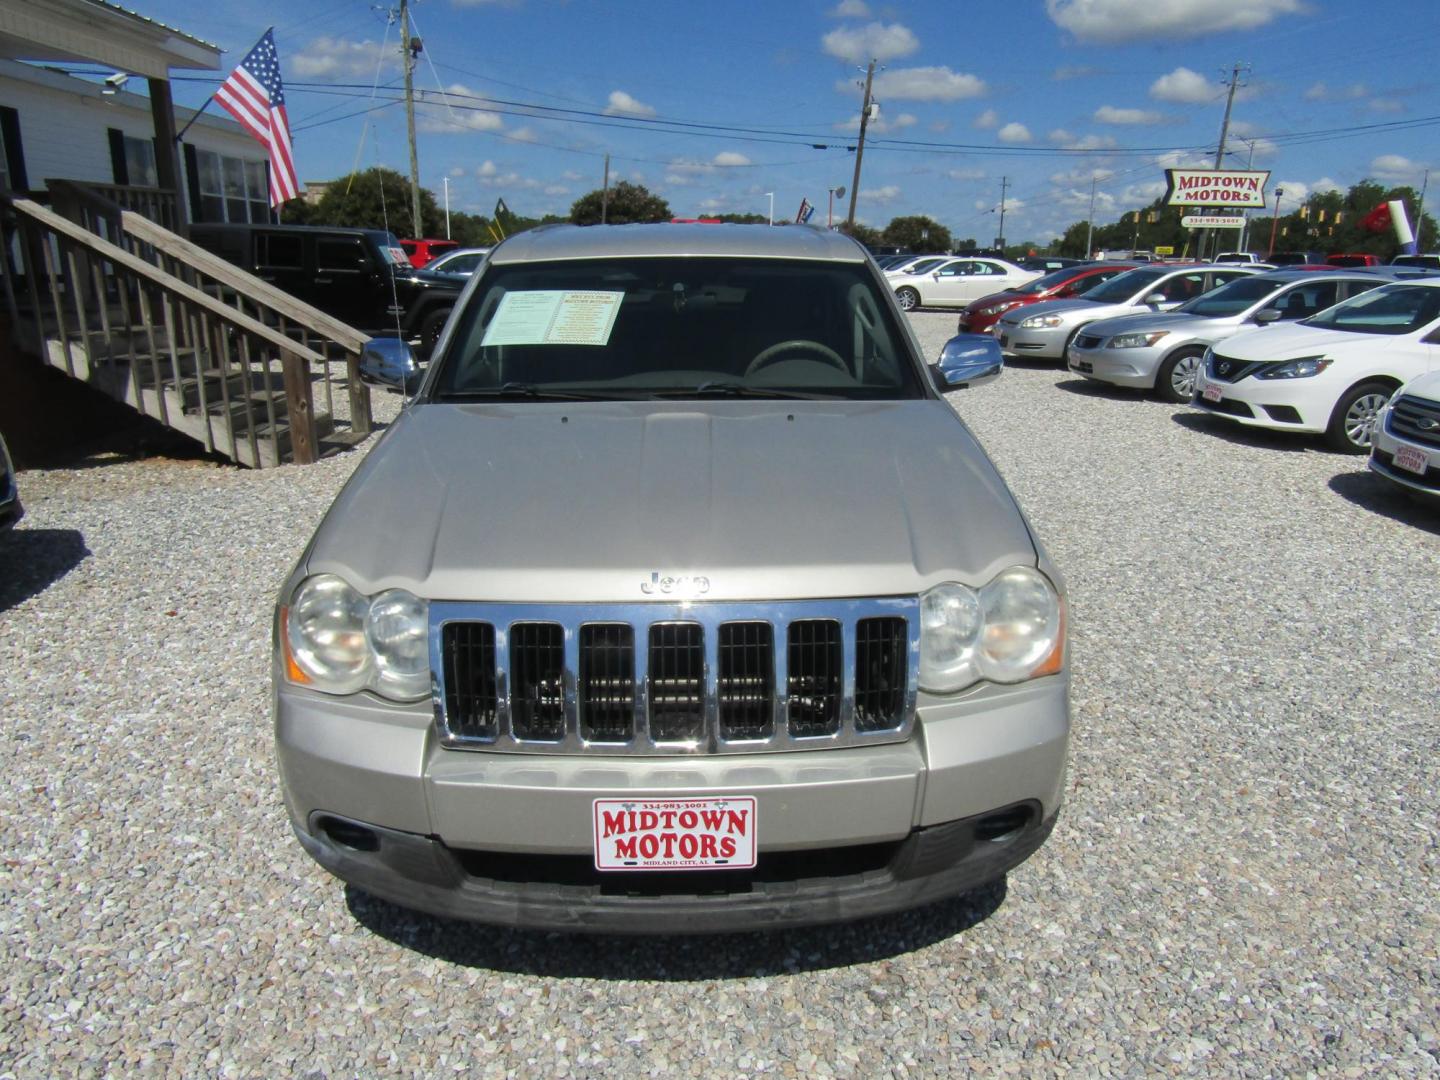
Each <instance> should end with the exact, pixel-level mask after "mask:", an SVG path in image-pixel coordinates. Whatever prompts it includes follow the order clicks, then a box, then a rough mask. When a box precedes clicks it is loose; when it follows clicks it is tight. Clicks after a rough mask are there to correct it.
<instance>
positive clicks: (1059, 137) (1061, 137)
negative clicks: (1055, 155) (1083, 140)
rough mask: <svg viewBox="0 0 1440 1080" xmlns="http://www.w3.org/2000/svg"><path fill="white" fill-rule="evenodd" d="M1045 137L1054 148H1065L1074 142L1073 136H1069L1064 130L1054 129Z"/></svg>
mask: <svg viewBox="0 0 1440 1080" xmlns="http://www.w3.org/2000/svg"><path fill="white" fill-rule="evenodd" d="M1045 137H1046V138H1047V139H1049V140H1050V141H1051V142H1052V143H1054V144H1055V145H1056V146H1065V145H1067V144H1069V143H1072V142H1074V141H1075V136H1074V135H1072V134H1070V132H1068V131H1066V130H1065V129H1064V128H1056V129H1055V130H1053V131H1052V132H1050V134H1049V135H1047V136H1045Z"/></svg>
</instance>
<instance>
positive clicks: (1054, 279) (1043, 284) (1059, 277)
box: [1006, 269, 1075, 296]
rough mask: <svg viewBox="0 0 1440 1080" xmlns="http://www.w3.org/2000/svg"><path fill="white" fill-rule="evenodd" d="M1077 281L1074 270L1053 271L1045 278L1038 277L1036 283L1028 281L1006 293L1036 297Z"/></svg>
mask: <svg viewBox="0 0 1440 1080" xmlns="http://www.w3.org/2000/svg"><path fill="white" fill-rule="evenodd" d="M1073 280H1075V271H1074V270H1068V269H1067V270H1052V271H1050V273H1048V274H1046V275H1045V276H1044V277H1038V278H1036V279H1035V280H1034V281H1027V282H1026V283H1025V284H1024V285H1017V286H1015V287H1014V288H1013V289H1007V290H1006V292H1013V293H1019V294H1020V295H1021V296H1034V295H1036V294H1037V293H1043V292H1049V291H1050V290H1051V289H1058V288H1059V287H1060V286H1061V285H1064V284H1066V283H1067V282H1070V281H1073Z"/></svg>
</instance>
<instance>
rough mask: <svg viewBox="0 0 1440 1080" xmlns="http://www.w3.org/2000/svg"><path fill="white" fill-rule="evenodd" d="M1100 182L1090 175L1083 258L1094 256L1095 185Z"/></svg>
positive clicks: (1095, 176)
mask: <svg viewBox="0 0 1440 1080" xmlns="http://www.w3.org/2000/svg"><path fill="white" fill-rule="evenodd" d="M1099 182H1100V177H1099V176H1097V175H1096V174H1095V173H1093V172H1092V173H1091V174H1090V214H1089V216H1088V217H1086V219H1085V258H1087V259H1089V258H1093V257H1094V255H1095V185H1096V184H1098V183H1099Z"/></svg>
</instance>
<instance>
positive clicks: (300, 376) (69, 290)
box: [0, 181, 373, 468]
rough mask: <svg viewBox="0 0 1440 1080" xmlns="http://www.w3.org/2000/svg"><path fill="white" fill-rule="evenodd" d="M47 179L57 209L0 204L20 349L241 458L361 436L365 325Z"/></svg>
mask: <svg viewBox="0 0 1440 1080" xmlns="http://www.w3.org/2000/svg"><path fill="white" fill-rule="evenodd" d="M50 187H51V190H52V192H53V193H55V198H54V200H53V201H54V202H55V204H56V207H57V209H61V208H63V209H68V211H69V215H68V216H67V215H64V214H61V213H58V212H57V210H56V209H49V208H46V207H44V206H41V205H39V204H38V203H36V202H34V201H32V200H29V199H23V198H6V199H4V203H3V206H0V211H3V216H4V226H5V236H6V237H7V238H10V237H12V236H13V241H12V243H11V244H10V252H9V254H10V256H11V257H10V258H0V270H3V276H4V283H3V284H4V295H5V302H6V303H7V305H8V307H9V312H10V316H11V326H12V327H13V328H14V333H15V337H16V344H17V345H18V346H19V347H20V348H21V350H22V351H24V352H27V353H30V354H31V355H33V356H37V357H39V358H40V359H41V360H43V361H44V362H45V363H47V364H49V365H51V366H52V367H55V368H58V369H60V370H61V371H63V372H65V373H66V374H67V375H69V376H71V377H72V378H75V379H79V380H81V381H82V382H84V383H86V384H87V385H89V386H91V387H93V388H94V389H96V390H98V391H100V392H101V393H104V394H106V395H108V396H110V397H112V398H114V399H116V400H117V401H122V402H124V403H125V404H126V405H128V406H130V407H131V408H133V409H135V410H136V411H138V412H141V413H144V414H145V415H146V416H150V417H153V418H155V419H156V420H159V421H160V422H161V423H163V424H165V425H167V426H168V427H171V428H173V429H175V430H176V431H180V432H183V433H184V434H186V435H188V436H190V437H191V438H194V439H196V440H197V441H199V442H200V443H202V444H203V445H204V446H205V448H206V449H207V450H210V451H214V452H217V453H220V454H223V455H225V456H226V457H229V458H230V459H231V460H233V461H235V462H238V463H239V464H242V465H247V466H250V467H252V468H267V467H270V466H274V465H280V464H283V463H286V462H295V463H299V464H307V463H310V462H313V461H316V460H319V459H320V458H321V457H324V456H326V455H329V454H332V453H337V452H340V451H342V450H345V449H347V448H349V447H352V446H355V445H356V444H358V443H360V442H362V441H364V440H365V439H366V438H367V437H369V435H370V434H371V431H372V427H373V425H372V421H371V415H370V391H369V388H368V387H367V386H366V385H365V384H364V383H362V382H361V381H360V378H359V372H358V362H359V357H360V351H361V348H362V347H363V345H364V342H365V337H366V336H365V335H364V334H362V333H360V332H359V331H357V330H355V329H353V328H352V327H349V326H346V325H345V324H344V323H341V322H338V321H337V320H335V319H333V318H331V317H330V316H328V315H325V314H324V313H323V312H320V311H317V310H316V309H314V308H312V307H310V306H309V305H307V304H304V303H302V302H300V301H298V300H296V299H295V298H294V297H292V296H290V295H289V294H287V293H284V292H281V291H280V290H278V289H276V288H275V287H274V286H273V285H270V284H269V283H268V282H264V281H261V280H260V279H259V278H256V277H254V276H252V275H250V274H247V273H245V272H244V271H242V270H240V269H239V268H237V267H234V266H232V265H230V264H229V263H226V262H224V261H223V260H221V259H219V258H217V257H216V256H214V255H211V254H210V253H209V252H206V251H204V250H202V249H201V248H198V247H196V246H195V245H193V244H191V243H189V242H188V241H187V240H185V239H183V238H182V237H180V236H178V235H177V234H175V233H173V232H170V231H169V230H168V229H165V228H164V227H163V226H160V225H158V224H156V223H155V222H153V221H150V220H148V219H147V218H145V217H142V216H141V215H139V214H136V213H134V212H133V211H129V210H122V209H121V208H120V206H119V205H117V204H116V203H115V202H113V201H111V200H109V199H106V198H104V197H102V196H98V195H95V194H93V193H89V192H86V191H85V189H84V188H83V187H82V186H81V185H75V184H66V183H64V182H61V181H51V182H50ZM17 256H18V263H19V266H18V273H17V268H16V267H15V266H14V265H13V262H14V261H15V260H16V258H17ZM317 406H318V407H317Z"/></svg>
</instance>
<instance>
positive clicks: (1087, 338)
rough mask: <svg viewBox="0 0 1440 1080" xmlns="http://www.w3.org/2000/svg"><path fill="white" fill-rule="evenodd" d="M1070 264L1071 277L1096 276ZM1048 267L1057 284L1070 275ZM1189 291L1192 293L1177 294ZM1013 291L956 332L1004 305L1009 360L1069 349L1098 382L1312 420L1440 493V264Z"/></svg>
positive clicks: (1214, 411) (1401, 482)
mask: <svg viewBox="0 0 1440 1080" xmlns="http://www.w3.org/2000/svg"><path fill="white" fill-rule="evenodd" d="M1092 269H1093V268H1092ZM1069 273H1070V283H1071V285H1073V284H1075V282H1076V281H1079V282H1084V281H1086V280H1090V278H1088V277H1086V276H1082V275H1083V270H1078V271H1070V272H1069ZM1051 277H1052V278H1053V279H1054V280H1052V281H1050V282H1049V283H1048V284H1047V285H1046V286H1045V288H1046V289H1050V290H1054V289H1058V288H1063V287H1064V286H1065V281H1066V279H1065V277H1064V276H1063V275H1061V274H1056V275H1051ZM1042 281H1043V279H1042ZM1036 284H1041V283H1039V282H1037V283H1036ZM1034 291H1037V292H1038V291H1044V290H1034ZM1184 291H1190V292H1192V293H1193V295H1192V296H1191V297H1190V298H1189V299H1188V300H1186V301H1185V302H1184V303H1178V304H1177V303H1176V302H1175V301H1176V298H1177V296H1178V295H1179V294H1180V293H1182V292H1184ZM1018 293H1019V290H1014V291H1012V292H1011V293H1009V294H1000V295H999V296H996V297H987V298H986V300H985V301H984V303H985V304H986V305H989V306H987V307H981V308H980V309H979V310H978V311H971V310H968V309H967V311H966V312H964V313H962V315H961V317H960V325H959V329H960V331H961V332H962V333H965V332H973V331H974V330H975V328H976V326H977V325H978V324H979V320H980V319H981V318H985V317H993V316H991V315H990V312H991V311H992V309H998V308H1000V307H1002V306H1003V307H1004V308H1005V311H1004V313H1003V314H1002V315H1000V316H999V321H998V323H996V324H995V333H996V338H997V340H998V342H999V344H1000V347H1001V350H1002V352H1003V354H1004V355H1005V356H1006V357H1007V358H1008V359H1018V358H1022V357H1027V358H1035V357H1039V358H1048V359H1057V360H1058V359H1062V358H1063V360H1064V363H1065V364H1066V366H1067V368H1068V369H1069V370H1070V371H1072V372H1074V373H1075V374H1077V375H1081V376H1083V377H1084V378H1086V379H1090V380H1093V381H1096V382H1104V383H1108V384H1111V385H1115V386H1126V387H1133V388H1136V389H1140V390H1152V391H1154V392H1155V393H1156V394H1157V395H1158V396H1159V397H1161V398H1162V399H1165V400H1168V401H1173V402H1177V403H1189V404H1191V405H1192V406H1193V407H1194V408H1196V409H1199V410H1202V411H1204V412H1207V413H1209V414H1211V415H1215V416H1219V417H1222V418H1224V419H1226V420H1229V421H1233V422H1235V423H1238V424H1244V425H1247V426H1254V427H1264V428H1270V429H1273V430H1277V431H1299V432H1306V433H1311V434H1317V435H1320V436H1322V437H1323V439H1324V440H1325V442H1326V444H1327V445H1328V446H1330V447H1331V448H1332V449H1334V450H1336V451H1339V452H1342V453H1368V454H1370V456H1371V457H1370V468H1371V469H1372V470H1373V471H1374V472H1375V473H1377V474H1378V475H1380V476H1382V477H1384V478H1385V479H1386V480H1387V481H1389V482H1391V483H1393V484H1395V485H1397V486H1399V487H1401V488H1404V489H1405V490H1407V491H1411V492H1416V493H1422V494H1425V495H1433V496H1437V497H1440V274H1436V273H1431V272H1429V271H1427V270H1423V269H1416V268H1415V267H1412V266H1408V265H1403V264H1402V265H1396V266H1387V267H1378V268H1375V267H1366V268H1357V269H1350V270H1346V269H1340V268H1334V267H1332V268H1328V269H1326V270H1324V271H1316V270H1313V269H1285V270H1269V271H1264V272H1258V271H1257V268H1256V267H1253V266H1246V265H1242V264H1228V265H1227V264H1208V265H1199V264H1197V265H1192V266H1188V267H1173V266H1142V267H1134V268H1131V269H1129V270H1126V271H1125V272H1123V273H1120V274H1119V275H1117V276H1115V277H1113V278H1111V279H1110V280H1108V281H1106V282H1105V283H1104V284H1102V285H1099V286H1096V287H1094V288H1091V289H1089V290H1088V291H1087V292H1085V293H1084V294H1083V295H1078V296H1077V295H1073V294H1072V295H1070V296H1069V297H1067V298H1065V299H1057V300H1040V301H1035V300H1030V301H1029V302H1026V297H1024V296H1022V295H1018Z"/></svg>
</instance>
